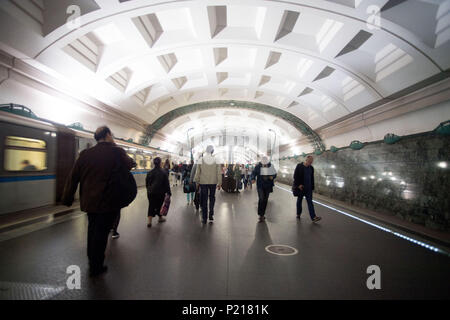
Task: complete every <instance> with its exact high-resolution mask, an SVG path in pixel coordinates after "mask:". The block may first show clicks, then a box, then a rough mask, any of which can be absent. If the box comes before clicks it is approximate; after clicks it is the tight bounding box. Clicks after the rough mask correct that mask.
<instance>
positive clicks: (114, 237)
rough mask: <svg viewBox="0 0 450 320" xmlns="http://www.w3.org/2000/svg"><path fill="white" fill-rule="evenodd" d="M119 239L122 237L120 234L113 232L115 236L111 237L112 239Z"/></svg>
mask: <svg viewBox="0 0 450 320" xmlns="http://www.w3.org/2000/svg"><path fill="white" fill-rule="evenodd" d="M118 237H120V234H119V233H118V232H115V231H114V232H113V234H112V236H111V238H113V239H117V238H118Z"/></svg>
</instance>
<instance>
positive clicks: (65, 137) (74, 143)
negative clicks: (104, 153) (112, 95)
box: [0, 104, 181, 214]
mask: <svg viewBox="0 0 450 320" xmlns="http://www.w3.org/2000/svg"><path fill="white" fill-rule="evenodd" d="M93 137H94V134H93V132H89V131H86V130H83V129H81V128H78V129H77V128H73V127H67V126H64V125H61V124H58V123H54V122H52V121H48V120H45V119H40V118H38V117H36V116H35V115H34V114H33V113H32V112H31V110H29V109H28V108H26V107H24V106H20V105H14V104H9V105H0V152H1V154H0V214H7V213H11V212H17V211H22V210H27V209H33V208H38V207H43V206H49V205H55V204H58V203H60V200H61V197H62V192H63V189H64V185H65V182H66V178H67V176H68V175H69V173H70V171H71V169H72V167H73V164H74V162H75V160H76V158H77V156H78V154H79V153H80V152H81V151H82V150H84V149H86V148H90V147H91V146H93V145H95V144H96V142H95V140H94V138H93ZM115 141H116V144H117V145H119V146H121V147H122V148H124V149H125V151H126V152H127V154H128V155H129V156H130V157H132V158H133V159H134V160H135V161H136V163H137V166H136V168H134V169H133V170H132V173H133V176H134V177H135V179H136V184H137V186H138V187H140V186H144V185H145V176H146V173H147V172H148V171H149V170H150V169H151V168H152V167H153V161H152V159H153V158H154V157H157V156H158V157H161V159H162V160H163V161H165V159H169V161H170V162H171V163H172V161H174V162H178V161H180V160H181V157H179V156H178V155H175V154H173V153H169V152H166V151H162V150H159V149H155V148H151V147H145V146H142V145H139V144H136V143H132V142H127V141H124V140H121V139H117V138H116V139H115Z"/></svg>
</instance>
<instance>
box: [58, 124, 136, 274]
mask: <svg viewBox="0 0 450 320" xmlns="http://www.w3.org/2000/svg"><path fill="white" fill-rule="evenodd" d="M94 138H95V140H96V141H97V145H96V146H94V147H92V148H89V149H85V150H83V151H82V152H81V153H80V155H79V157H78V159H77V160H76V162H75V165H74V167H73V169H72V172H71V173H70V175H69V177H68V179H67V181H66V185H65V188H64V193H63V198H62V203H63V204H64V205H66V206H71V205H72V203H73V200H74V195H75V192H76V190H77V187H78V183H79V184H80V207H81V211H84V212H87V216H88V241H87V255H88V259H89V272H90V276H98V275H100V274H102V273H104V272H106V270H107V267H106V266H104V265H103V262H104V259H105V250H106V245H107V243H108V234H109V232H110V230H111V229H112V228H113V226H114V225H115V224H117V222H118V219H119V217H120V209H121V207H120V204H117V201H116V200H117V199H115V198H114V197H113V196H112V195H110V194H109V193H107V192H105V190H107V187H110V185H109V182H110V180H111V175H112V171H113V169H115V168H116V166H118V165H119V166H123V167H124V168H126V169H128V170H130V169H131V168H133V167H135V166H136V163H135V162H134V160H133V159H131V158H130V157H129V156H127V154H126V152H125V150H123V149H122V148H120V147H118V146H116V144H115V143H114V139H113V136H112V133H111V130H110V129H109V128H108V127H106V126H103V127H100V128H98V129H97V130H96V131H95V134H94Z"/></svg>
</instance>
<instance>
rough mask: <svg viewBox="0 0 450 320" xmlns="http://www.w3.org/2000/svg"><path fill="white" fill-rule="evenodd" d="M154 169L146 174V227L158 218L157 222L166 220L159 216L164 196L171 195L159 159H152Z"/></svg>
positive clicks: (167, 178) (166, 177)
mask: <svg viewBox="0 0 450 320" xmlns="http://www.w3.org/2000/svg"><path fill="white" fill-rule="evenodd" d="M153 164H154V165H155V167H154V168H153V169H152V170H150V171H149V172H148V173H147V177H146V178H145V186H146V188H147V199H148V214H147V216H148V223H147V227H148V228H150V227H151V226H152V219H153V218H154V217H155V216H158V217H159V219H158V222H164V221H166V219H165V218H164V217H163V216H162V215H161V214H160V210H161V207H162V205H163V203H164V198H165V196H166V194H168V195H169V196H171V195H172V193H171V191H170V184H169V177H168V176H167V174H166V172H165V171H164V170H163V169H162V168H161V158H159V157H156V158H155V159H153Z"/></svg>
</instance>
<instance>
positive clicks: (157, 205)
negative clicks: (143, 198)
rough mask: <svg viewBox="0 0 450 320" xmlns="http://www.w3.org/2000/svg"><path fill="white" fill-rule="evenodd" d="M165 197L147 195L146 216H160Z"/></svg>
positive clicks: (161, 195) (162, 195)
mask: <svg viewBox="0 0 450 320" xmlns="http://www.w3.org/2000/svg"><path fill="white" fill-rule="evenodd" d="M165 197H166V195H165V194H164V193H163V194H157V193H153V194H149V195H148V215H147V216H149V217H155V216H156V215H158V216H161V214H160V213H159V212H160V211H161V207H162V205H163V203H164V198H165Z"/></svg>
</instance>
